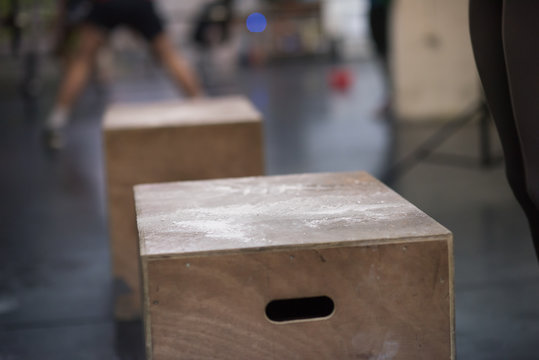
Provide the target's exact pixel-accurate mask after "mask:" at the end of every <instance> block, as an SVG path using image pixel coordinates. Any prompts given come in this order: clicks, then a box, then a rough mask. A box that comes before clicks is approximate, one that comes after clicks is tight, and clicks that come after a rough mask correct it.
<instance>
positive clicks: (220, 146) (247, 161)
mask: <svg viewBox="0 0 539 360" xmlns="http://www.w3.org/2000/svg"><path fill="white" fill-rule="evenodd" d="M105 135H106V136H105V142H106V146H105V149H106V163H107V180H108V184H107V187H108V194H109V196H108V205H109V234H110V241H111V250H112V260H113V271H114V276H115V283H116V285H117V286H116V288H117V290H116V293H117V297H116V306H115V314H116V317H117V318H118V319H123V320H129V319H134V318H140V316H141V300H140V299H141V291H140V267H139V264H138V253H139V252H138V236H137V228H136V221H135V219H136V218H135V206H134V197H133V186H134V185H136V184H140V183H154V182H164V181H179V180H194V179H213V178H222V177H240V176H255V175H262V174H263V171H264V163H263V149H262V134H261V124H259V123H252V124H234V125H219V126H203V127H189V128H174V129H148V130H137V131H111V132H106V134H105Z"/></svg>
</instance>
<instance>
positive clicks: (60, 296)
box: [0, 0, 539, 360]
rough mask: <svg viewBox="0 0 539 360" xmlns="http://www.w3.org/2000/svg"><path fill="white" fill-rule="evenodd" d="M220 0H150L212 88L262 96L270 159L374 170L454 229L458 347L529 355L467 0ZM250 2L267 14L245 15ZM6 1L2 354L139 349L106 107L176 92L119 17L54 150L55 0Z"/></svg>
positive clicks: (533, 325)
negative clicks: (124, 304)
mask: <svg viewBox="0 0 539 360" xmlns="http://www.w3.org/2000/svg"><path fill="white" fill-rule="evenodd" d="M225 3H228V2H226V1H208V0H182V1H174V0H159V1H158V4H159V9H160V11H161V14H162V15H163V17H164V18H165V19H166V22H167V27H168V30H169V31H170V34H171V36H172V39H173V40H174V43H175V45H176V46H177V48H178V49H179V50H180V51H181V52H182V54H184V55H185V56H186V57H187V58H188V59H189V61H190V62H191V64H193V66H194V67H195V68H196V69H197V71H198V73H199V75H200V76H201V78H202V80H203V85H204V89H205V91H206V93H207V94H208V95H210V96H218V95H226V94H237V93H241V94H245V95H246V96H248V97H249V98H250V100H251V101H252V102H253V103H254V104H255V106H256V107H257V108H258V109H259V110H260V111H261V112H262V113H263V115H264V118H265V150H266V171H267V174H270V175H273V174H290V173H302V172H322V171H351V170H366V171H368V172H370V173H372V174H373V175H375V176H376V177H378V178H380V179H382V180H383V181H384V182H386V183H387V184H388V185H390V186H391V187H392V188H394V189H395V190H396V191H397V192H399V193H400V194H401V195H403V196H404V197H405V198H407V199H408V200H409V201H411V202H412V203H414V204H415V205H417V206H418V207H419V208H420V209H422V210H423V211H425V212H426V213H427V214H429V215H431V216H432V217H433V218H435V219H436V220H437V221H439V222H440V223H441V224H443V225H444V226H446V227H447V228H449V229H450V230H451V231H453V233H454V236H455V268H456V285H455V286H456V319H457V320H456V338H457V354H458V358H459V359H474V360H480V359H489V360H490V359H500V360H501V359H530V360H531V359H537V344H536V343H537V339H539V305H538V304H539V268H538V266H537V263H536V260H535V258H534V253H533V249H532V242H531V240H530V235H529V233H528V229H527V226H526V221H525V218H524V215H523V213H522V211H521V210H520V208H519V206H518V204H517V202H516V200H515V199H514V198H513V196H512V194H511V192H510V190H509V187H508V185H507V182H506V180H505V177H504V170H503V159H502V158H501V149H500V146H499V142H498V140H497V137H496V134H495V132H494V129H493V127H492V122H491V120H490V118H489V114H488V112H487V110H486V109H485V106H484V104H483V101H482V95H481V90H480V86H479V81H478V78H477V74H476V70H475V65H474V62H473V57H472V52H471V48H470V41H469V34H468V25H467V0H453V1H447V0H393V1H383V0H380V1H376V0H372V1H371V0H303V1H301V0H296V1H292V0H287V1H279V0H235V1H233V2H231V3H232V5H231V7H227V6H225V5H224V4H225ZM377 7H380V8H377ZM230 9H232V10H230ZM255 12H258V13H261V14H263V15H264V16H265V18H266V20H267V26H266V28H265V30H264V31H262V32H251V31H249V29H248V28H247V26H246V18H247V17H248V16H249V15H250V14H252V13H255ZM0 18H1V29H0V149H1V151H0V161H1V162H0V173H1V176H0V219H1V220H0V360H8V359H9V360H16V359H122V360H123V359H142V358H143V357H142V356H143V355H142V354H143V339H142V325H141V324H140V323H137V322H131V323H115V322H114V321H113V317H112V301H111V299H112V296H113V291H114V289H113V285H112V280H111V276H110V258H109V247H108V235H107V218H106V205H105V204H106V203H105V187H104V173H103V154H102V147H101V128H100V125H101V117H102V114H103V112H104V110H105V108H106V107H107V105H108V104H111V103H113V102H151V101H159V100H170V99H177V98H181V94H178V91H177V90H176V88H175V87H174V85H173V84H172V83H171V82H170V80H169V79H168V78H167V76H166V75H165V74H164V73H163V71H162V69H160V68H159V67H158V66H157V64H156V62H155V60H154V59H153V58H152V56H151V55H149V53H148V52H147V51H144V50H145V47H146V45H145V43H144V42H143V41H140V39H137V37H136V36H133V34H132V33H131V32H130V31H129V30H126V29H120V30H119V31H117V32H115V33H114V34H113V36H112V37H111V38H110V39H109V42H108V44H107V46H106V48H105V49H104V50H103V51H102V52H101V54H100V56H99V60H98V62H97V65H96V68H95V70H94V72H93V75H92V80H91V85H90V86H89V87H87V89H86V90H85V92H84V94H83V96H82V98H81V100H80V101H79V102H78V103H77V106H76V108H75V111H74V114H73V116H72V120H71V122H70V125H69V127H68V138H67V144H66V146H65V148H64V149H62V151H60V152H54V153H51V152H50V151H48V150H47V149H46V148H45V147H44V146H43V144H42V141H41V130H42V125H43V121H44V118H45V117H46V116H47V113H48V112H49V111H50V109H51V107H52V104H53V101H54V94H55V92H56V90H57V88H58V84H59V76H60V73H61V69H62V66H63V61H65V59H63V58H62V56H61V55H58V49H57V36H58V34H57V32H56V30H55V22H56V19H57V1H55V0H0ZM386 19H387V25H385V23H384V21H386ZM208 24H209V25H208ZM201 27H205V28H204V29H209V30H208V31H209V33H210V40H208V39H201V38H200V36H197V31H198V30H200V28H201ZM197 29H198V30H197ZM384 31H387V37H388V44H387V57H386V58H385V59H384V57H383V56H381V54H380V49H379V40H380V39H379V38H378V39H376V37H377V36H380V35H376V34H377V33H378V34H380V32H382V34H383V33H384ZM373 38H374V39H375V40H377V41H378V42H376V41H373ZM76 40H77V39H76V33H75V34H74V35H73V39H71V40H69V41H68V42H67V46H69V42H70V41H71V42H76ZM377 46H378V47H377Z"/></svg>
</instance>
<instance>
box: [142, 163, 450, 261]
mask: <svg viewBox="0 0 539 360" xmlns="http://www.w3.org/2000/svg"><path fill="white" fill-rule="evenodd" d="M135 200H136V208H137V223H138V228H139V238H140V248H141V256H144V257H171V256H172V257H174V256H178V257H179V256H188V255H195V254H203V253H213V252H223V251H224V252H234V251H243V250H249V249H250V250H256V249H267V248H286V247H291V248H299V247H312V246H337V245H342V244H346V243H349V242H353V243H359V242H361V243H365V244H367V243H373V244H379V243H384V242H393V241H396V240H398V241H403V242H407V241H418V240H425V239H427V238H437V239H438V238H440V237H444V236H445V237H447V236H448V235H450V232H449V231H448V230H447V229H445V228H444V227H443V226H441V225H440V224H438V223H437V222H436V221H434V220H433V219H432V218H430V217H429V216H427V215H426V214H424V213H423V212H421V211H420V210H419V209H417V208H416V207H415V206H413V205H412V204H410V203H409V202H408V201H406V200H405V199H403V198H402V197H401V196H399V195H398V194H396V193H395V192H393V191H392V190H390V189H389V188H387V187H386V186H385V185H383V184H382V183H381V182H379V181H378V180H376V179H375V178H373V177H372V176H370V175H369V174H367V173H365V172H354V173H336V174H329V173H326V174H303V175H287V176H271V177H250V178H239V179H224V180H206V181H189V182H175V183H163V184H148V185H138V186H136V187H135Z"/></svg>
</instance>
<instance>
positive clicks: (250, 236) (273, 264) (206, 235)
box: [135, 172, 454, 360]
mask: <svg viewBox="0 0 539 360" xmlns="http://www.w3.org/2000/svg"><path fill="white" fill-rule="evenodd" d="M135 199H136V209H137V221H138V229H139V237H140V247H141V249H140V253H141V261H142V264H143V276H144V287H145V288H144V293H145V297H144V301H145V304H144V308H145V322H146V341H147V349H148V351H147V352H148V355H149V356H150V358H151V359H154V360H167V359H312V358H316V359H383V358H385V359H410V360H411V359H452V358H454V340H453V339H454V325H453V322H454V320H453V319H454V310H453V309H454V305H453V262H452V235H451V233H450V232H449V231H448V230H447V229H446V228H444V227H443V226H441V225H440V224H438V223H437V222H436V221H435V220H433V219H432V218H430V217H428V216H427V215H425V214H424V213H423V212H421V211H420V210H419V209H417V208H416V207H414V206H413V205H412V204H410V203H409V202H407V201H406V200H405V199H403V198H402V197H400V196H399V195H398V194H396V193H395V192H393V191H392V190H390V189H389V188H387V187H386V186H385V185H383V184H382V183H380V182H379V181H378V180H376V179H375V178H373V177H372V176H370V175H368V174H366V173H364V172H355V173H338V174H331V173H326V174H303V175H288V176H272V177H250V178H241V179H221V180H211V181H188V182H175V183H165V184H155V185H141V186H137V187H136V188H135ZM316 296H328V297H330V298H331V299H333V301H334V304H335V312H334V313H333V314H332V315H331V316H330V317H329V318H325V319H322V320H316V321H304V320H302V321H293V322H291V323H284V324H275V323H273V322H270V321H269V320H268V319H267V318H266V316H265V312H264V309H265V307H266V305H267V304H268V303H269V302H270V301H272V300H276V299H290V298H303V297H316Z"/></svg>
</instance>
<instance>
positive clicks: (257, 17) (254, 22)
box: [247, 13, 267, 33]
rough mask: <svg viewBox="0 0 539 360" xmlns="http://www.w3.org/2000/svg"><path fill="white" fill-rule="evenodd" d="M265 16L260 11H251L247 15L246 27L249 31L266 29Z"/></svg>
mask: <svg viewBox="0 0 539 360" xmlns="http://www.w3.org/2000/svg"><path fill="white" fill-rule="evenodd" d="M266 25H267V21H266V17H265V16H264V15H262V14H261V13H252V14H251V15H249V16H248V17H247V29H249V31H250V32H254V33H259V32H262V31H264V29H266Z"/></svg>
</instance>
